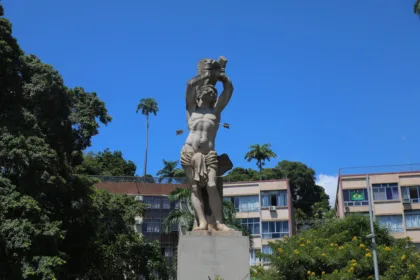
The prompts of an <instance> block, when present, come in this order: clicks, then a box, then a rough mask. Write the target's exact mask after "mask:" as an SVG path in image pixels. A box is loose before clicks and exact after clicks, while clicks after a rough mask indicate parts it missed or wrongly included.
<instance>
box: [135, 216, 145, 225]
mask: <svg viewBox="0 0 420 280" xmlns="http://www.w3.org/2000/svg"><path fill="white" fill-rule="evenodd" d="M134 221H135V224H136V225H141V224H142V223H143V218H142V217H139V216H137V217H135V218H134Z"/></svg>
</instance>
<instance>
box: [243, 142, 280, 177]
mask: <svg viewBox="0 0 420 280" xmlns="http://www.w3.org/2000/svg"><path fill="white" fill-rule="evenodd" d="M276 156H277V155H276V154H275V153H274V152H273V151H272V150H271V144H264V145H259V144H254V145H251V146H250V147H249V152H247V153H246V154H245V159H246V160H247V161H251V160H254V159H255V160H256V161H257V167H258V169H259V171H260V180H262V179H263V177H262V176H263V166H264V165H265V161H266V160H268V161H270V159H271V158H275V157H276Z"/></svg>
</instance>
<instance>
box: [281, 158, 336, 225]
mask: <svg viewBox="0 0 420 280" xmlns="http://www.w3.org/2000/svg"><path fill="white" fill-rule="evenodd" d="M274 169H276V170H278V172H280V173H281V174H283V176H284V177H286V178H287V179H288V180H289V185H290V189H291V193H292V199H293V206H294V207H295V208H296V209H300V210H301V211H302V212H303V213H304V214H305V215H306V216H309V217H313V216H314V215H315V214H317V213H318V215H320V214H321V213H323V212H327V211H328V210H329V204H328V199H329V196H328V195H327V194H326V193H325V190H324V188H323V187H321V186H318V185H317V184H316V183H315V171H314V170H313V169H312V168H309V167H308V166H307V165H305V164H303V163H301V162H294V161H287V160H283V161H281V162H279V163H278V164H277V166H276V167H275V168H274ZM316 203H317V204H316ZM315 204H316V206H314V205H315ZM314 207H315V208H316V209H315V208H314Z"/></svg>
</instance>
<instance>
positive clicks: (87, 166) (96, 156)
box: [75, 149, 136, 176]
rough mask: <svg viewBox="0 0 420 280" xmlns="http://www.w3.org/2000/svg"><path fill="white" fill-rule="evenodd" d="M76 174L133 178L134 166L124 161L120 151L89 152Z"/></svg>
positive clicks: (132, 163) (128, 161)
mask: <svg viewBox="0 0 420 280" xmlns="http://www.w3.org/2000/svg"><path fill="white" fill-rule="evenodd" d="M75 172H76V173H77V174H86V175H107V176H134V174H135V172H136V165H135V164H134V162H132V161H131V160H125V159H124V158H123V155H122V153H121V152H120V151H114V152H111V151H110V150H109V149H106V150H105V151H103V152H98V153H94V152H89V153H87V154H85V155H84V159H83V162H82V164H80V165H79V166H77V168H76V171H75Z"/></svg>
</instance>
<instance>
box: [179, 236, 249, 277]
mask: <svg viewBox="0 0 420 280" xmlns="http://www.w3.org/2000/svg"><path fill="white" fill-rule="evenodd" d="M249 269H250V267H249V239H248V237H246V236H242V233H241V232H238V231H234V232H219V231H213V232H207V231H194V232H188V233H187V235H181V236H180V237H179V243H178V277H177V279H178V280H209V277H210V279H212V280H213V279H215V277H216V276H217V275H220V277H221V279H224V280H248V279H250V276H249Z"/></svg>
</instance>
